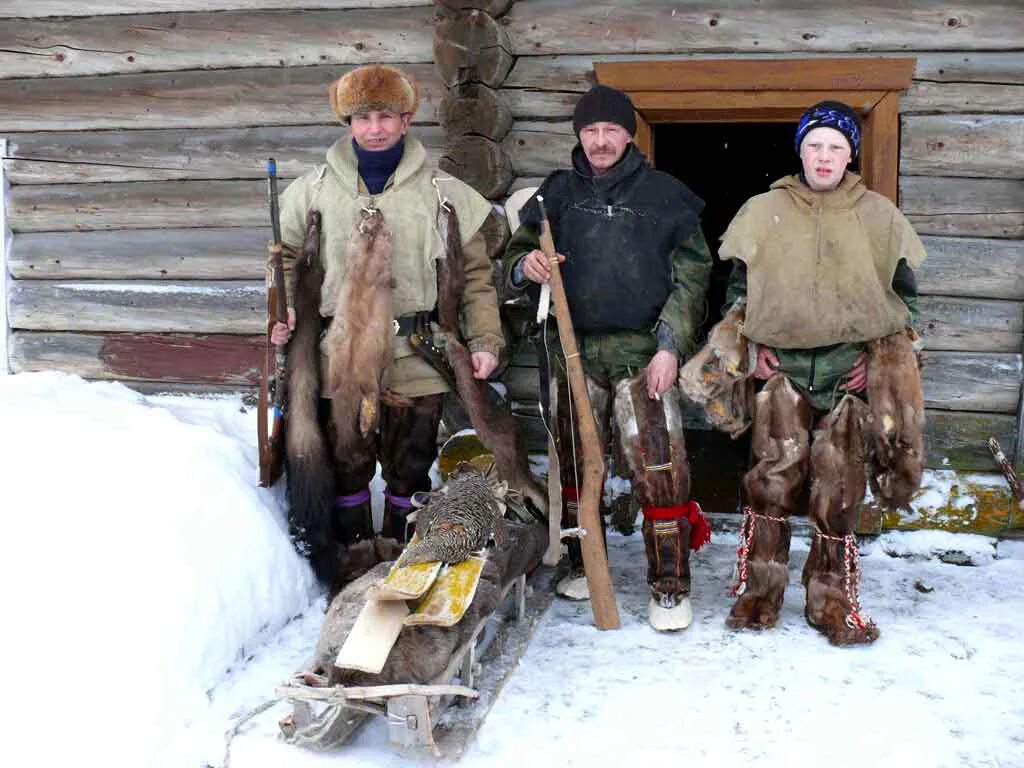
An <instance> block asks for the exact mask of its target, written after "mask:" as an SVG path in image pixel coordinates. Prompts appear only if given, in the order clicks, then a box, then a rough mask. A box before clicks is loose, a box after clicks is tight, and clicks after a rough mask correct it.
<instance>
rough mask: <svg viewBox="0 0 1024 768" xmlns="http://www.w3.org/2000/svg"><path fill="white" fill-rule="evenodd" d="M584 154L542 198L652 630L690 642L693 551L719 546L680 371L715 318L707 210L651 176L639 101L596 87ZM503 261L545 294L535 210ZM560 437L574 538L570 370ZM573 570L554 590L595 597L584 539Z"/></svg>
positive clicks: (673, 183) (548, 184)
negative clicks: (684, 413) (618, 465)
mask: <svg viewBox="0 0 1024 768" xmlns="http://www.w3.org/2000/svg"><path fill="white" fill-rule="evenodd" d="M573 129H574V130H575V132H576V134H577V136H578V137H579V145H578V146H577V147H576V148H575V149H574V150H573V153H572V165H573V169H572V170H570V171H567V170H562V171H555V172H554V173H552V174H551V175H549V176H548V177H547V178H546V179H545V180H544V183H543V184H542V185H541V187H540V189H539V190H538V192H537V195H538V196H542V197H543V198H544V205H545V209H546V211H547V214H548V217H549V219H550V223H551V228H552V233H553V236H554V241H555V247H556V250H557V251H558V254H559V258H560V260H561V261H564V264H563V265H562V267H561V273H562V279H563V281H564V283H565V290H566V295H567V297H568V301H569V309H570V312H571V314H572V318H573V324H574V326H575V329H576V332H577V336H578V342H579V348H580V354H581V357H582V361H583V369H584V372H585V374H586V377H587V387H588V391H589V393H590V398H591V404H592V406H593V409H594V415H595V418H596V419H597V423H598V430H599V432H600V433H601V436H602V440H603V442H604V443H605V445H607V436H608V433H609V426H610V425H609V422H610V417H611V413H610V410H611V405H612V402H613V400H614V413H615V420H616V423H617V425H618V428H619V435H620V444H621V446H622V449H623V454H624V456H625V458H626V461H627V463H628V464H629V469H630V470H631V472H632V475H633V488H634V493H636V495H637V496H638V497H639V499H640V501H641V503H642V505H643V510H644V523H643V533H644V541H645V544H646V551H647V558H648V582H649V583H650V584H651V591H652V598H651V603H650V619H651V624H652V625H653V626H654V627H655V628H656V629H682V628H684V627H686V626H687V625H688V624H689V623H690V620H691V617H692V612H691V609H690V604H689V597H688V596H689V591H690V571H689V550H690V549H691V541H692V542H693V546H694V547H696V546H699V545H700V544H702V543H703V542H704V541H705V540H706V538H707V535H708V529H707V527H706V521H705V520H704V518H703V516H702V515H701V514H700V511H699V509H700V508H699V507H698V506H697V505H696V504H694V503H692V502H690V501H689V471H688V467H687V462H686V451H685V446H684V444H683V439H682V427H681V417H680V405H679V393H678V389H677V387H676V377H677V373H678V369H679V364H680V362H682V359H683V358H685V356H687V355H689V354H691V353H692V352H693V350H694V345H695V342H696V339H695V336H696V333H697V330H698V328H699V326H700V323H701V320H702V318H703V316H704V309H705V307H704V301H705V294H706V292H707V287H708V280H709V275H710V271H711V256H710V253H709V252H708V248H707V245H706V243H705V242H704V237H703V234H702V233H701V229H700V218H699V216H700V212H701V209H702V208H703V206H704V203H703V201H701V200H700V199H699V198H698V197H697V196H696V195H694V194H693V193H692V192H691V191H690V190H689V189H687V188H686V186H685V185H683V184H682V183H681V182H679V181H678V180H677V179H675V178H673V177H672V176H669V175H668V174H665V173H661V172H659V171H656V170H654V169H652V168H651V167H650V165H649V164H648V163H647V161H646V159H645V158H644V157H643V155H642V154H641V152H640V151H639V149H637V147H636V145H635V144H634V143H633V140H632V137H633V134H634V133H635V132H636V116H635V113H634V110H633V104H632V102H631V101H630V100H629V97H628V96H627V95H626V94H624V93H622V92H621V91H618V90H616V89H614V88H609V87H607V86H600V85H599V86H595V87H594V88H593V89H591V90H590V91H589V92H588V93H586V94H584V96H583V97H582V98H581V99H580V101H579V103H578V104H577V106H576V110H575V113H574V115H573ZM521 217H522V222H523V223H522V225H521V226H520V227H519V228H518V229H517V230H516V232H515V234H514V235H513V238H512V240H511V242H510V243H509V246H508V248H507V250H506V260H505V264H506V280H507V282H508V283H509V285H510V286H511V287H512V288H513V289H517V290H524V289H526V288H527V287H528V286H530V285H531V283H532V284H534V289H535V290H539V288H538V287H537V286H538V285H539V284H543V283H545V282H547V280H548V279H549V277H550V274H551V272H550V267H549V265H548V263H547V260H546V259H545V257H544V254H543V252H542V251H541V250H540V249H539V231H540V210H539V206H538V205H537V201H536V199H535V198H531V199H530V200H529V201H528V202H527V204H526V206H525V207H524V209H523V212H522V215H521ZM554 367H555V379H556V380H555V382H554V384H553V387H554V390H555V392H556V393H557V395H556V397H555V398H553V399H554V401H555V405H554V415H553V419H552V420H553V422H554V423H555V424H556V425H557V428H556V430H555V431H556V445H557V447H558V453H559V459H560V465H561V475H562V477H561V480H562V493H563V499H564V501H565V509H566V513H567V514H566V519H565V521H564V522H565V523H566V524H567V525H575V524H576V519H575V512H576V501H577V495H578V487H577V478H578V477H579V468H578V467H577V465H576V459H578V458H579V457H580V455H581V452H580V451H579V449H578V444H577V445H576V446H574V445H573V428H572V423H571V419H570V413H569V396H568V391H567V377H566V376H565V364H564V360H561V359H559V360H557V361H556V365H555V366H554ZM569 554H570V564H571V570H570V573H569V575H568V576H567V577H566V578H565V579H563V580H562V581H561V582H559V585H558V587H557V590H558V592H559V594H562V595H563V596H566V597H571V598H577V599H585V598H586V597H588V596H589V595H588V592H587V587H586V581H585V579H584V578H583V574H582V558H581V554H580V548H579V544H578V542H577V541H576V540H571V541H570V543H569Z"/></svg>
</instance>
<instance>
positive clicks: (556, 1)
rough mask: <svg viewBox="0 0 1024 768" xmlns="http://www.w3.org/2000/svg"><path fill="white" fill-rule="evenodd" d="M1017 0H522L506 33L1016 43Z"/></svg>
mask: <svg viewBox="0 0 1024 768" xmlns="http://www.w3.org/2000/svg"><path fill="white" fill-rule="evenodd" d="M1018 11H1019V5H1018V4H1017V3H1016V2H1014V0H995V1H984V0H983V1H982V2H975V3H972V4H971V5H970V6H969V8H968V7H965V8H964V9H963V10H962V11H949V10H947V9H946V8H944V7H942V6H938V7H937V6H936V4H935V3H933V2H930V1H929V0H909V1H908V2H901V3H899V4H894V5H884V4H879V3H871V4H869V5H863V4H856V3H847V4H844V5H834V4H827V5H820V6H816V7H814V8H809V7H808V6H806V5H804V4H797V5H794V4H793V3H791V2H787V1H786V0H764V1H763V2H760V3H749V2H742V0H734V1H731V2H717V3H687V4H680V3H678V2H672V0H634V1H633V2H629V3H624V2H591V1H590V0H530V2H524V3H516V4H515V5H514V6H513V7H512V9H511V11H510V12H509V14H508V16H507V17H506V18H507V19H508V22H509V24H508V33H509V38H510V40H511V42H512V46H513V53H514V54H515V55H517V56H530V55H545V54H555V53H560V54H567V53H572V54H583V53H656V52H668V53H671V52H676V51H733V52H736V51H750V52H755V53H756V52H762V51H829V52H833V51H862V52H863V51H886V52H888V51H913V50H929V51H938V50H962V49H968V50H1017V49H1019V48H1020V41H1021V39H1024V19H1022V15H1021V14H1020V13H1019V12H1018Z"/></svg>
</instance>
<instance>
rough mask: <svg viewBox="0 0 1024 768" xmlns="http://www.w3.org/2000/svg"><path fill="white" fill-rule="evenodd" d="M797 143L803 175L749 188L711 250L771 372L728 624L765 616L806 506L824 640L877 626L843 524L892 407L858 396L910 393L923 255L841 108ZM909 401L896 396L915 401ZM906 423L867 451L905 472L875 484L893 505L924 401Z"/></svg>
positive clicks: (810, 577) (809, 116)
mask: <svg viewBox="0 0 1024 768" xmlns="http://www.w3.org/2000/svg"><path fill="white" fill-rule="evenodd" d="M795 147H796V151H797V153H798V154H799V156H800V160H801V165H802V171H801V173H799V174H798V175H794V176H787V177H785V178H783V179H780V180H779V181H776V182H775V183H774V184H772V185H771V188H770V191H769V192H767V193H764V194H761V195H757V196H756V197H753V198H751V199H750V200H748V201H747V203H746V204H745V205H744V206H743V207H742V208H741V209H740V211H739V213H737V214H736V217H735V218H734V219H733V221H732V223H731V224H730V225H729V228H728V230H727V231H726V233H725V234H724V235H723V237H722V245H721V247H720V248H719V254H720V256H721V257H722V258H723V259H735V260H736V263H735V266H734V269H733V273H732V277H731V279H730V283H729V287H728V290H727V294H726V307H727V308H729V307H731V306H733V305H734V302H736V301H743V302H745V303H746V307H745V318H744V321H743V324H742V326H741V330H742V334H743V336H744V337H746V338H747V339H748V340H750V341H751V342H753V343H754V348H755V349H756V364H755V363H754V362H753V360H754V358H753V356H752V367H753V369H754V370H753V375H754V377H755V378H756V379H760V380H766V381H767V383H766V384H765V385H764V387H763V388H762V389H761V391H760V392H759V394H758V396H757V400H756V404H755V411H754V436H753V440H754V453H755V456H754V460H755V462H756V463H755V465H754V467H753V468H752V469H751V470H750V471H749V472H748V473H747V475H746V477H745V479H744V485H745V488H746V492H747V500H748V503H749V504H750V506H749V507H748V508H747V515H746V518H745V520H744V529H743V540H742V544H743V546H742V547H741V556H740V563H739V569H740V583H739V584H738V590H737V593H738V598H737V600H736V603H735V605H734V606H733V608H732V612H731V613H730V616H729V619H728V622H727V623H728V625H729V626H731V627H733V628H737V629H739V628H758V629H761V628H766V627H771V626H774V624H775V622H776V621H777V619H778V613H779V609H780V607H781V605H782V599H783V591H784V589H785V583H786V579H787V576H786V570H787V569H786V566H787V563H788V558H789V539H790V526H789V522H788V516H789V515H790V514H792V513H793V512H795V511H797V509H798V507H800V506H803V505H804V504H808V511H809V515H810V517H811V521H812V522H813V524H814V525H815V533H814V536H813V540H812V544H811V552H810V555H809V557H808V560H807V566H806V568H805V569H804V574H803V581H804V584H805V586H806V588H807V607H806V616H807V619H808V621H809V622H810V623H811V624H812V625H814V626H815V627H817V628H818V629H819V630H820V631H822V632H823V633H825V634H826V635H827V636H828V638H829V639H830V640H831V641H832V642H833V643H836V644H842V645H846V644H854V643H869V642H872V641H873V640H875V638H877V637H878V629H877V628H876V627H875V625H874V624H873V623H871V622H870V621H869V620H867V619H865V618H864V617H863V616H861V615H860V611H859V605H858V602H857V594H856V585H857V579H858V578H859V572H858V566H857V562H858V560H857V552H856V541H855V539H854V538H853V530H854V527H855V525H856V521H857V514H858V511H859V508H860V503H861V501H862V500H863V497H864V491H865V486H866V477H865V471H864V466H865V465H864V461H865V457H864V455H863V448H862V446H863V445H864V442H863V439H862V437H861V436H862V434H866V435H867V436H868V437H869V438H871V439H873V440H874V441H875V443H877V442H878V440H879V439H885V435H883V434H881V433H880V432H879V430H881V429H883V427H882V426H881V425H879V424H878V423H874V421H878V420H879V419H875V420H874V421H873V420H872V413H871V412H869V411H874V410H875V408H876V407H877V408H882V407H886V404H884V403H882V402H881V396H879V398H878V399H879V402H878V403H871V404H870V405H865V399H867V398H868V396H869V395H871V397H874V395H873V394H872V393H871V392H869V391H867V390H868V389H869V388H868V384H869V378H871V380H872V382H873V383H874V385H875V387H876V388H877V391H879V392H882V391H895V390H897V389H899V388H900V387H902V391H905V392H918V393H919V392H920V374H919V372H918V369H917V364H916V359H914V355H913V348H912V344H911V340H910V339H911V337H912V338H914V339H916V334H913V332H912V331H911V330H910V327H911V325H912V323H913V321H914V319H915V318H916V317H917V289H916V283H915V280H914V273H913V268H914V267H917V266H919V265H920V264H921V263H922V262H923V261H924V258H925V252H924V247H923V245H922V243H921V240H920V238H918V236H917V234H916V233H915V232H914V230H913V228H912V227H911V225H910V223H909V222H908V221H907V219H906V218H905V217H904V216H903V214H902V213H900V211H899V209H897V208H896V206H895V205H894V204H893V203H892V202H890V201H889V200H888V199H887V198H885V197H883V196H882V195H879V194H877V193H875V192H872V191H870V190H868V189H867V188H866V187H865V185H864V182H863V180H862V179H861V177H860V176H858V175H857V174H856V173H853V172H852V171H850V170H848V168H847V166H848V165H849V164H850V163H851V162H852V160H853V159H854V158H856V156H857V152H858V150H859V148H860V124H859V121H858V118H857V115H856V113H854V111H853V110H852V109H850V107H848V106H847V105H845V104H842V103H840V102H834V101H825V102H821V103H819V104H816V105H814V106H813V107H811V108H810V109H809V110H807V112H806V113H805V114H804V115H803V117H802V118H801V120H800V123H799V126H798V128H797V132H796V142H795ZM885 350H888V352H886V351H885ZM883 360H884V361H885V362H884V364H883ZM869 363H870V365H871V366H875V367H874V368H872V369H871V370H870V371H869ZM893 377H895V378H896V379H899V381H896V382H893V381H892V380H891V379H892V378H893ZM886 387H888V389H886ZM911 400H915V402H913V403H911V402H907V403H902V404H900V403H897V404H896V405H899V406H902V405H905V406H907V407H911V406H913V409H914V410H915V411H916V410H921V408H920V403H919V402H916V398H911ZM886 418H888V417H886ZM881 420H885V419H881ZM889 421H891V419H889ZM911 421H912V422H913V423H910V422H908V423H906V424H904V425H903V426H904V428H905V429H906V435H905V437H906V439H905V440H904V441H902V442H900V443H899V444H897V445H896V446H895V450H894V453H898V452H899V451H903V455H894V456H889V457H886V458H882V457H879V458H877V460H878V461H883V460H884V461H887V462H888V463H889V465H891V466H895V465H899V467H901V468H902V469H901V470H899V471H897V470H892V469H891V466H890V469H883V468H876V470H875V471H874V474H873V475H872V486H873V487H875V486H876V485H879V484H881V488H880V489H879V488H875V490H876V495H877V496H880V498H881V500H883V501H888V502H891V503H893V504H895V505H900V504H905V503H907V502H908V501H909V494H910V493H912V491H913V490H914V489H915V488H916V487H917V485H918V484H919V482H920V473H921V469H922V466H923V464H922V461H923V457H922V456H920V455H919V453H920V445H921V434H920V429H921V426H922V423H923V412H921V413H919V414H915V415H914V419H912V420H911ZM812 427H814V429H815V431H814V433H813V440H812V435H811V429H812ZM889 428H890V425H888V423H887V425H886V426H885V429H889ZM812 443H813V447H812ZM870 443H871V440H870V439H869V444H870ZM908 446H915V447H913V448H909V447H908ZM911 453H912V454H913V455H910V454H911ZM868 460H869V461H872V460H874V459H872V457H871V456H870V455H869V456H868ZM894 472H895V473H896V474H900V472H902V474H900V477H899V478H898V479H899V480H900V481H901V482H900V483H897V484H896V485H899V487H898V488H897V487H896V485H891V484H890V483H889V481H890V480H892V478H893V476H894V475H893V473H894ZM808 480H809V481H810V483H809V486H808ZM808 487H809V488H810V500H809V502H808V501H806V499H807V490H808Z"/></svg>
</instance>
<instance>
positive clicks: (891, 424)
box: [868, 332, 924, 507]
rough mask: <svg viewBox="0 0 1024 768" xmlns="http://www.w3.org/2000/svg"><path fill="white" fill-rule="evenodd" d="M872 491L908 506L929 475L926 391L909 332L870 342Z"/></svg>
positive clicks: (894, 504) (890, 503)
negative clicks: (926, 453) (926, 443)
mask: <svg viewBox="0 0 1024 768" xmlns="http://www.w3.org/2000/svg"><path fill="white" fill-rule="evenodd" d="M868 403H869V404H870V408H871V414H870V417H869V419H868V424H869V430H868V432H869V440H870V447H871V451H870V460H871V473H870V475H869V478H870V481H871V491H872V493H874V494H875V496H877V497H878V498H879V499H880V500H881V501H882V502H883V503H884V504H887V505H888V506H891V507H906V506H907V505H908V504H909V503H910V499H911V497H912V496H913V495H914V492H915V491H916V490H917V489H918V488H919V487H920V485H921V475H922V474H923V473H924V391H923V389H922V386H921V372H920V370H919V369H918V365H917V357H916V355H915V353H914V348H913V344H912V343H911V341H910V338H909V337H908V335H907V334H906V332H901V333H894V334H891V335H889V336H884V337H883V338H881V339H877V340H876V341H872V342H869V343H868Z"/></svg>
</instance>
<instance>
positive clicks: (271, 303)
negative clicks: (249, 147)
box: [256, 158, 288, 487]
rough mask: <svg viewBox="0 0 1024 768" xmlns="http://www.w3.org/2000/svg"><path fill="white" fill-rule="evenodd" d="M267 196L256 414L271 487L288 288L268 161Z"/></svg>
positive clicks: (280, 417) (280, 426) (279, 438)
mask: <svg viewBox="0 0 1024 768" xmlns="http://www.w3.org/2000/svg"><path fill="white" fill-rule="evenodd" d="M267 197H268V199H269V202H270V226H271V230H272V232H273V240H272V241H271V242H270V243H269V245H268V249H267V250H268V252H269V254H270V259H269V269H268V273H267V348H266V357H265V358H264V361H263V376H262V377H261V378H260V395H259V407H258V410H257V414H256V429H257V431H258V435H257V442H258V445H259V454H260V485H262V486H264V487H269V486H271V485H273V484H274V483H275V482H277V479H278V478H279V477H280V476H281V467H282V460H281V458H282V457H281V454H282V445H283V443H284V381H285V362H286V358H285V348H284V345H281V346H275V345H274V344H272V343H271V342H270V332H271V331H272V330H273V328H274V325H275V324H276V323H287V322H288V294H287V291H286V288H285V282H284V281H285V277H284V262H283V260H282V252H283V250H284V246H283V245H282V243H281V216H280V209H279V207H278V199H277V164H276V163H275V162H274V158H270V160H268V161H267Z"/></svg>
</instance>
